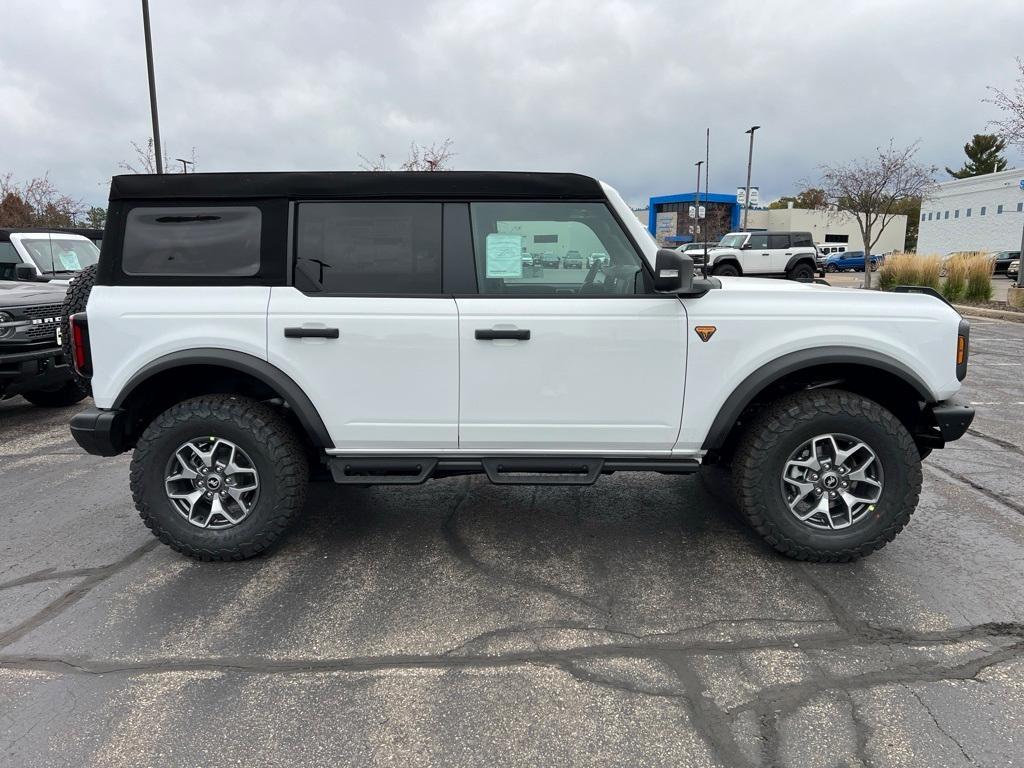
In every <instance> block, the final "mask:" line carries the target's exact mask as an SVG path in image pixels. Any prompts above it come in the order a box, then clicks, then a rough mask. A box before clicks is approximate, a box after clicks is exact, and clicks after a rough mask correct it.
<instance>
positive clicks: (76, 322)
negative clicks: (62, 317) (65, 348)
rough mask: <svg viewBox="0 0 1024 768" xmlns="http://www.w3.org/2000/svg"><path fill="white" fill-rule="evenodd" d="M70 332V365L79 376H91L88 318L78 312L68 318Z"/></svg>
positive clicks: (83, 313)
mask: <svg viewBox="0 0 1024 768" xmlns="http://www.w3.org/2000/svg"><path fill="white" fill-rule="evenodd" d="M68 325H69V326H70V331H71V364H72V365H73V366H74V368H75V372H76V373H77V374H78V375H79V376H84V377H85V378H89V377H90V376H92V350H91V349H90V348H89V318H88V317H86V315H85V312H79V313H77V314H74V315H71V317H69V318H68Z"/></svg>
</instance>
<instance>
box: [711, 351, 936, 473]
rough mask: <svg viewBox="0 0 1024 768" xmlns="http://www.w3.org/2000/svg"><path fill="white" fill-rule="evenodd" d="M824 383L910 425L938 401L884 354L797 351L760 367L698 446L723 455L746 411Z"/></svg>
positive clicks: (910, 372) (730, 399)
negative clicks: (873, 403)
mask: <svg viewBox="0 0 1024 768" xmlns="http://www.w3.org/2000/svg"><path fill="white" fill-rule="evenodd" d="M824 385H828V386H832V387H836V388H839V389H844V388H845V389H848V390H849V391H852V392H856V393H858V394H863V395H865V396H867V397H870V398H871V399H874V400H876V401H878V402H879V403H880V404H881V405H884V406H885V407H887V408H889V409H890V410H892V411H893V412H894V413H895V414H896V415H897V416H898V417H899V418H900V419H901V421H903V422H904V423H905V424H906V425H907V426H908V429H912V428H913V426H914V424H915V422H916V421H917V420H918V419H919V418H920V414H921V411H922V409H923V406H924V405H925V404H928V403H934V402H936V401H937V398H936V397H935V395H934V393H933V392H932V391H931V389H930V388H929V387H928V385H927V384H926V383H925V382H924V381H923V380H922V379H921V377H920V376H918V375H917V373H915V372H914V371H913V370H911V369H910V368H909V367H908V366H906V365H905V364H903V363H901V362H900V361H899V360H896V359H895V358H893V357H890V356H889V355H886V354H884V353H881V352H876V351H873V350H867V349H858V348H856V347H842V346H829V347H817V348H814V349H806V350H800V351H797V352H791V353H789V354H786V355H782V356H781V357H778V358H776V359H775V360H772V361H771V362H768V363H766V364H765V365H763V366H761V367H760V368H758V369H757V370H756V371H754V372H753V373H751V374H750V375H749V376H747V378H745V379H744V380H743V381H742V382H741V383H740V384H739V385H738V386H737V387H736V388H735V389H734V390H733V391H732V393H731V394H730V395H729V397H728V398H726V400H725V402H724V403H723V405H722V407H721V408H720V409H719V411H718V415H717V416H716V417H715V420H714V421H713V422H712V424H711V428H710V430H708V434H707V437H706V438H705V439H704V443H703V445H702V446H701V447H702V449H703V450H705V451H707V452H708V455H709V456H710V457H711V458H712V459H714V458H716V457H717V456H720V455H723V454H727V453H728V452H729V451H730V448H731V446H732V445H733V444H734V443H735V439H736V433H737V428H738V427H740V426H741V425H742V420H743V417H744V414H745V413H746V412H747V411H748V410H749V409H751V408H752V407H754V406H757V405H758V404H759V403H764V402H767V401H770V400H774V399H777V398H778V397H780V396H782V395H785V394H788V393H789V392H792V391H796V390H799V389H809V388H813V387H817V386H824ZM912 433H913V432H912Z"/></svg>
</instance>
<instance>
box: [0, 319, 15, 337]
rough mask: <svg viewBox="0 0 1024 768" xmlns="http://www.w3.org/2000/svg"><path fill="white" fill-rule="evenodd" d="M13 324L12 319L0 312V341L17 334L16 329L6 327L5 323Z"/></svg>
mask: <svg viewBox="0 0 1024 768" xmlns="http://www.w3.org/2000/svg"><path fill="white" fill-rule="evenodd" d="M13 322H14V318H13V317H11V316H10V315H9V314H7V313H6V312H0V339H9V338H10V337H11V336H13V335H14V334H15V333H16V332H17V328H15V327H14V326H8V325H7V323H13Z"/></svg>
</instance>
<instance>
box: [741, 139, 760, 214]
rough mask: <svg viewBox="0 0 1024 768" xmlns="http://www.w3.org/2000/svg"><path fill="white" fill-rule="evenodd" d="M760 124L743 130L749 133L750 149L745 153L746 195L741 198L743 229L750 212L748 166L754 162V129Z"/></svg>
mask: <svg viewBox="0 0 1024 768" xmlns="http://www.w3.org/2000/svg"><path fill="white" fill-rule="evenodd" d="M760 127H761V126H760V125H752V126H750V130H748V131H744V133H749V134H750V151H749V152H748V153H747V196H746V198H745V199H744V200H743V230H744V231H746V229H747V214H748V213H749V212H750V168H751V166H752V165H753V164H754V131H756V130H757V129H758V128H760Z"/></svg>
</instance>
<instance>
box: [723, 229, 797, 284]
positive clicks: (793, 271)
mask: <svg viewBox="0 0 1024 768" xmlns="http://www.w3.org/2000/svg"><path fill="white" fill-rule="evenodd" d="M816 255H817V252H816V251H815V248H814V240H813V239H812V238H811V233H810V232H730V233H729V234H727V235H725V236H724V237H723V238H722V239H721V240H720V241H719V243H718V245H716V246H715V247H714V248H712V249H711V251H710V252H709V253H708V256H707V258H708V261H709V265H710V266H711V273H712V274H713V275H720V276H723V277H733V276H736V275H777V276H783V275H784V276H786V277H788V278H790V279H791V280H808V279H811V278H813V277H814V273H815V271H816V269H817V265H816V263H815V261H814V258H815V256H816Z"/></svg>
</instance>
